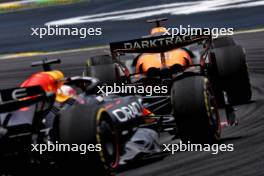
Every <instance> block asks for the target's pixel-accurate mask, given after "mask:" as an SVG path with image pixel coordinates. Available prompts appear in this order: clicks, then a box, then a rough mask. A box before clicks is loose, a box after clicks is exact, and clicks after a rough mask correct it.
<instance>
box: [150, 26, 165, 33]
mask: <svg viewBox="0 0 264 176" xmlns="http://www.w3.org/2000/svg"><path fill="white" fill-rule="evenodd" d="M166 31H167V29H166V28H165V27H154V28H152V29H151V31H150V35H163V34H164V33H165V32H166Z"/></svg>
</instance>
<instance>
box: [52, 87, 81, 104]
mask: <svg viewBox="0 0 264 176" xmlns="http://www.w3.org/2000/svg"><path fill="white" fill-rule="evenodd" d="M76 95H77V93H76V91H75V90H74V89H73V88H72V87H71V86H68V85H62V86H61V87H60V88H59V89H58V90H57V95H56V101H58V102H59V103H63V102H65V101H67V100H68V99H69V98H72V97H75V96H76Z"/></svg>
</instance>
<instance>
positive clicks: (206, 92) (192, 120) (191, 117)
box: [171, 76, 221, 144]
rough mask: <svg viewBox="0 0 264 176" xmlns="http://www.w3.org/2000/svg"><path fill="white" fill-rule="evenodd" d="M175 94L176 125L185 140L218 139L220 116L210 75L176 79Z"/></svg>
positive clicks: (204, 140) (173, 106) (197, 141)
mask: <svg viewBox="0 0 264 176" xmlns="http://www.w3.org/2000/svg"><path fill="white" fill-rule="evenodd" d="M171 98H172V109H173V114H174V117H175V120H176V125H177V127H178V130H179V135H180V138H181V140H182V141H183V142H184V143H187V142H188V141H190V142H191V143H199V144H200V143H201V144H212V143H216V142H218V140H219V137H220V129H221V128H220V118H219V113H218V109H217V104H216V101H215V97H214V95H213V91H212V89H211V87H210V85H209V81H208V79H207V78H205V77H203V76H192V77H185V78H183V79H181V80H178V81H175V82H174V84H173V86H172V90H171Z"/></svg>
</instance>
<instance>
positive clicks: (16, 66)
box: [0, 1, 264, 176]
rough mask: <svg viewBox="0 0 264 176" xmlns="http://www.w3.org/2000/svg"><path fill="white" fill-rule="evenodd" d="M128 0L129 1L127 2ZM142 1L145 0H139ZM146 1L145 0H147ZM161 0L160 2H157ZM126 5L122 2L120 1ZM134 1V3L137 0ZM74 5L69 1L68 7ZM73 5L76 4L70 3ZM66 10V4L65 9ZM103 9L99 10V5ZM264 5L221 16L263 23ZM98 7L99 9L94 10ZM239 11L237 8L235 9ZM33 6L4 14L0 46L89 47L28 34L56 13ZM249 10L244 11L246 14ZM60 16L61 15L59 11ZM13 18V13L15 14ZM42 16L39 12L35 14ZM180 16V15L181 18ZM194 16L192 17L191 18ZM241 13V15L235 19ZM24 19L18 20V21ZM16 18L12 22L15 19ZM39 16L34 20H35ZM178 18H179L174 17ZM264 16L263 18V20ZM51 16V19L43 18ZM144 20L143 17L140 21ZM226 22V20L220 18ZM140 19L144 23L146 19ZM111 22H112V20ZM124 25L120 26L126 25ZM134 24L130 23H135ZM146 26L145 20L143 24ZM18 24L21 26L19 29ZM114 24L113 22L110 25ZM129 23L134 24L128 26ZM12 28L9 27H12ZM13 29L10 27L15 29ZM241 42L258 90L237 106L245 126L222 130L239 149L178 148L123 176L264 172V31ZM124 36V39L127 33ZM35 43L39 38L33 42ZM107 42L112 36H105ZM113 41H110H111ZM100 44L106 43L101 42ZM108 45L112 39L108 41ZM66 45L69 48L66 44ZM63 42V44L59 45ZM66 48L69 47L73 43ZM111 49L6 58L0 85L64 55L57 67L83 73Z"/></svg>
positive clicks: (244, 36) (208, 20)
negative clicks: (89, 62) (90, 60)
mask: <svg viewBox="0 0 264 176" xmlns="http://www.w3.org/2000/svg"><path fill="white" fill-rule="evenodd" d="M122 2H123V1H122ZM138 2H139V1H138ZM142 2H145V1H142ZM155 2H157V3H158V1H155ZM120 4H121V5H122V3H120ZM130 5H131V6H133V5H134V4H133V3H131V4H130ZM67 7H69V6H67ZM69 8H70V7H69ZM109 8H110V7H109ZM47 9H48V10H54V7H53V8H47ZM47 9H39V10H34V14H35V12H36V13H40V14H45V13H46V11H47ZM59 9H60V8H59ZM80 9H82V7H79V8H77V10H80ZM97 10H98V9H97ZM261 10H263V7H255V8H251V9H250V10H249V9H246V10H238V9H237V11H236V10H235V11H232V12H231V11H225V13H224V16H225V15H227V16H228V15H230V14H233V16H235V17H233V16H231V17H230V18H228V19H225V20H224V16H220V17H219V18H221V19H222V20H224V21H221V22H220V23H225V22H227V23H226V24H230V25H231V24H234V25H235V26H239V27H253V26H257V25H260V24H261V23H263V15H264V14H263V12H262V13H261ZM81 11H83V13H85V12H87V11H85V10H84V9H83V10H81ZM94 11H96V10H94ZM238 11H239V13H240V14H239V15H241V14H244V13H245V14H246V13H248V12H249V11H250V12H254V13H252V14H251V16H250V17H248V18H244V21H245V23H242V22H241V19H239V18H238V16H236V15H237V14H238ZM233 12H237V13H233ZM20 13H22V14H24V15H25V16H24V18H25V21H20V22H19V19H20V18H23V15H22V14H20ZM68 13H72V14H73V13H74V11H65V14H64V15H67V14H68ZM32 14H33V11H25V12H17V13H14V14H4V15H1V16H0V21H1V23H0V33H1V36H0V41H1V43H0V51H1V52H16V51H25V49H27V48H28V47H29V49H30V50H32V49H33V50H34V49H37V50H38V49H43V50H44V49H45V50H49V49H54V50H56V49H60V47H61V46H58V45H60V44H63V43H65V46H67V47H69V48H72V47H79V46H82V47H83V46H84V45H86V44H87V43H88V44H89V42H84V43H82V42H83V41H81V43H80V41H74V40H73V41H72V43H70V41H71V40H69V39H65V40H62V41H61V40H56V41H55V43H53V44H54V45H51V44H52V42H48V41H46V40H43V41H42V42H40V41H35V40H30V39H26V37H25V33H23V29H22V27H23V26H24V25H27V24H29V23H30V24H31V23H32V22H34V21H35V22H36V21H39V20H40V21H41V20H43V18H50V17H49V16H50V14H47V15H45V17H43V18H39V19H33V17H32V19H31V18H30V19H26V17H27V15H29V16H32ZM213 14H214V13H209V14H202V15H204V16H205V17H206V18H203V17H198V19H197V20H198V22H201V21H199V19H200V20H202V19H204V20H205V22H206V23H208V24H210V23H211V22H212V23H215V24H216V23H217V22H216V21H213V18H214V17H215V16H212V15H213ZM245 14H244V15H245ZM57 15H61V14H60V13H59V12H58V14H57ZM11 17H12V18H11ZM35 18H36V17H35ZM175 18H179V17H175ZM186 18H190V19H193V16H192V17H186ZM235 18H238V19H236V20H235ZM261 18H262V19H261ZM14 19H18V21H13V22H12V20H14ZM3 20H6V21H8V24H9V27H10V26H11V27H13V30H14V31H15V30H21V33H19V32H17V33H13V34H7V31H8V29H7V27H6V26H4V24H7V23H5V22H4V23H3ZM10 20H11V21H10ZM32 20H33V21H32ZM174 20H176V19H174ZM261 20H262V21H261ZM43 21H46V20H43ZM139 21H141V22H142V24H143V20H139ZM219 21H220V20H219ZM141 22H138V23H141ZM134 23H135V24H136V23H137V22H136V21H133V22H131V26H133V24H134ZM111 24H112V25H113V26H114V25H115V24H116V25H117V24H118V22H115V23H114V24H113V23H111ZM121 24H122V25H125V24H127V22H122V23H121ZM108 25H109V24H108ZM122 25H120V26H122ZM131 26H130V27H131ZM142 26H143V25H142ZM16 27H17V28H16ZM109 28H110V27H109ZM127 28H129V26H128V27H127ZM10 29H11V28H9V30H10ZM144 29H148V27H141V26H140V27H139V31H135V30H134V32H133V33H131V34H128V35H127V36H125V37H124V38H126V37H127V38H130V37H134V36H138V34H139V35H141V34H142V33H143V31H144ZM14 31H10V32H14ZM125 32H126V31H123V32H122V33H121V34H120V35H118V34H116V33H115V34H113V36H112V37H111V36H107V37H106V39H104V40H108V39H109V38H110V39H111V40H116V38H115V37H116V36H117V35H118V36H117V37H119V38H118V39H121V38H120V36H121V35H123V34H124V33H125ZM234 38H235V40H236V41H237V43H238V44H240V45H242V46H243V47H244V48H245V49H246V54H247V61H248V66H249V71H250V79H251V84H252V90H253V97H252V103H249V104H246V105H241V106H238V107H237V111H236V115H237V117H238V119H239V125H238V126H236V127H226V128H224V129H223V131H222V137H221V141H222V143H226V144H229V143H233V144H234V152H221V153H219V154H217V155H212V154H210V153H207V152H177V153H176V154H174V155H168V156H166V157H165V158H161V159H160V160H155V161H151V162H146V163H145V164H144V165H139V166H137V167H134V168H130V169H129V170H125V171H123V172H122V173H120V174H119V176H174V175H178V176H180V175H186V176H187V175H188V176H189V175H195V176H196V175H199V176H211V175H214V176H223V175H224V176H226V175H227V176H237V175H239V176H253V175H254V176H262V175H264V60H263V58H264V41H263V39H264V32H257V33H246V34H239V35H235V36H234ZM122 39H123V38H122ZM31 42H33V43H31ZM101 42H102V43H104V42H106V41H101ZM108 42H109V41H108ZM99 43H100V42H99ZM105 44H106V43H105ZM65 46H64V47H65ZM57 47H58V48H57ZM67 47H66V48H67ZM108 52H109V51H108V49H99V50H92V51H80V52H70V53H60V54H53V55H44V56H39V57H37V58H36V57H24V58H18V59H8V60H0V88H1V89H3V88H9V87H13V86H17V85H18V84H19V83H21V82H22V81H23V80H24V79H26V78H27V77H28V76H29V75H31V74H32V73H34V72H36V71H38V68H30V66H29V65H30V63H31V61H34V60H36V59H38V58H59V59H61V60H62V64H61V65H59V66H55V68H58V69H60V70H62V71H64V72H65V75H66V76H73V75H80V74H81V72H82V70H83V69H84V62H85V60H86V58H88V57H89V56H92V55H97V54H98V53H100V54H101V53H108ZM161 141H162V143H171V142H172V141H171V140H170V138H169V137H165V138H162V139H161Z"/></svg>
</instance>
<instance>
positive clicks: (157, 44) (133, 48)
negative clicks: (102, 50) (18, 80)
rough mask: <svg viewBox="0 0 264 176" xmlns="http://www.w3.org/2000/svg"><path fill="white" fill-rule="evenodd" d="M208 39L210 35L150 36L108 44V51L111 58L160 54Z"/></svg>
mask: <svg viewBox="0 0 264 176" xmlns="http://www.w3.org/2000/svg"><path fill="white" fill-rule="evenodd" d="M209 39H211V36H210V35H161V36H154V37H153V36H151V37H146V38H140V39H134V40H128V41H121V42H113V43H110V49H111V53H112V55H113V56H115V54H116V53H162V52H166V51H169V50H171V49H175V48H180V47H184V46H187V45H190V44H193V43H197V42H200V41H203V40H209Z"/></svg>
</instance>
